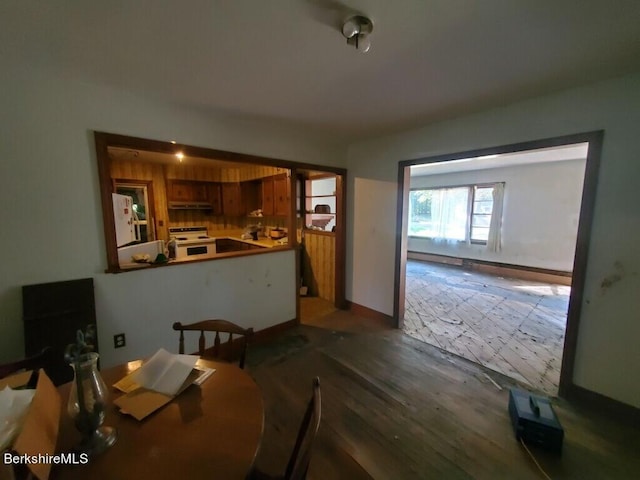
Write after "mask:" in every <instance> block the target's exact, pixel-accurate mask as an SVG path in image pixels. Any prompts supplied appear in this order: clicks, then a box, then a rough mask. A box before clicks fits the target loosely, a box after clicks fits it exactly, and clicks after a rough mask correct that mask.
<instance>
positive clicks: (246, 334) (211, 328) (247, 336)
mask: <svg viewBox="0 0 640 480" xmlns="http://www.w3.org/2000/svg"><path fill="white" fill-rule="evenodd" d="M173 329H174V330H179V331H180V346H179V349H178V352H179V353H184V332H185V331H199V332H200V337H199V338H198V354H199V355H200V356H201V357H213V358H223V359H226V360H228V361H233V360H234V358H235V357H234V355H233V346H234V345H233V343H234V342H233V336H234V335H239V336H241V337H242V338H241V339H239V341H240V343H241V347H240V348H241V349H240V357H239V362H238V366H239V367H240V368H244V362H245V359H246V356H247V347H248V345H249V342H250V341H251V337H252V336H253V328H243V327H241V326H239V325H236V324H235V323H232V322H229V321H227V320H219V319H218V320H203V321H201V322H196V323H191V324H189V325H182V323H180V322H176V323H174V324H173ZM204 332H215V334H216V336H215V338H214V340H213V347H212V348H210V349H205V335H204ZM220 333H228V334H229V337H228V340H227V343H226V345H224V344H223V345H221V343H220ZM225 353H226V354H225Z"/></svg>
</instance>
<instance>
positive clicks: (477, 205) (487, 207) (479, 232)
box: [469, 185, 494, 244]
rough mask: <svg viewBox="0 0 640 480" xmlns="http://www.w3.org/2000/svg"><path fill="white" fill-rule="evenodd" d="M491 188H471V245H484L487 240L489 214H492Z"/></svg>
mask: <svg viewBox="0 0 640 480" xmlns="http://www.w3.org/2000/svg"><path fill="white" fill-rule="evenodd" d="M493 188H494V187H493V186H489V187H487V186H482V187H480V186H477V185H474V186H473V205H472V208H471V232H470V235H469V238H470V240H471V243H482V244H486V243H487V240H488V239H489V227H490V226H491V213H492V212H493Z"/></svg>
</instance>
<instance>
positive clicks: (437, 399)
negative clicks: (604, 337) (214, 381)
mask: <svg viewBox="0 0 640 480" xmlns="http://www.w3.org/2000/svg"><path fill="white" fill-rule="evenodd" d="M310 323H313V325H300V326H298V327H296V328H293V329H291V330H288V331H286V332H283V333H281V334H280V335H278V336H277V337H275V338H273V339H271V340H270V341H269V342H267V343H264V344H260V345H252V346H251V349H250V351H249V357H248V370H249V372H250V373H251V374H252V376H253V377H254V378H255V380H256V382H257V383H258V385H260V387H261V388H262V391H263V394H264V399H265V409H266V413H265V415H266V418H265V431H264V436H263V442H262V447H261V451H260V453H259V456H258V460H257V463H258V465H259V466H260V467H261V468H262V469H263V470H266V471H267V472H272V473H277V472H281V471H284V467H285V465H286V463H287V460H288V456H289V453H290V451H291V448H292V445H293V442H294V440H295V435H296V433H297V429H298V426H299V423H300V420H301V418H302V415H303V412H304V408H305V405H306V402H307V401H308V399H309V397H310V395H311V381H312V378H313V377H314V376H316V375H318V376H319V377H320V384H321V390H322V421H321V424H320V431H319V434H318V438H317V441H316V443H315V445H314V454H313V457H312V460H311V466H310V471H309V478H312V479H365V478H375V479H422V478H425V479H426V478H434V479H441V478H446V479H449V478H454V479H456V478H477V479H503V478H505V479H541V478H544V477H543V475H542V474H541V473H540V472H539V470H538V469H537V467H536V466H535V464H534V463H533V461H532V460H531V459H530V457H529V456H528V455H527V453H526V452H525V450H524V448H523V447H522V445H520V444H519V443H518V442H517V441H516V440H515V437H514V434H513V430H512V428H511V422H510V419H509V415H508V412H507V403H508V391H509V388H510V387H512V386H519V385H517V384H516V383H515V382H514V380H511V379H509V378H508V377H505V376H502V375H500V374H497V373H495V372H492V371H490V370H487V369H484V368H483V367H481V366H478V365H476V364H473V363H471V362H469V361H467V360H465V359H463V358H460V357H457V356H455V355H452V354H449V353H446V352H444V351H441V350H439V349H438V348H436V347H433V346H430V345H427V344H424V343H421V342H420V341H418V340H416V339H413V338H410V337H408V336H406V335H404V334H403V333H402V332H400V331H398V330H392V329H389V328H388V327H385V326H384V325H382V324H377V323H372V322H371V321H370V320H367V319H362V318H359V317H356V316H354V315H352V314H350V313H347V312H343V311H337V312H334V313H331V314H329V315H326V316H325V317H323V318H321V319H317V318H316V319H314V320H313V321H312V322H310ZM489 377H490V378H489ZM493 382H495V383H496V384H497V385H498V386H499V387H500V388H499V387H498V386H496V384H494V383H493ZM553 404H554V408H555V410H556V413H557V414H558V416H559V418H560V421H561V423H562V425H563V427H564V430H565V441H564V450H563V453H562V456H556V455H554V454H550V453H547V452H544V451H541V450H537V449H531V450H532V452H533V453H534V455H535V456H536V458H537V459H538V461H539V462H540V464H541V465H542V467H543V468H544V470H545V471H546V472H547V473H548V474H549V475H550V477H551V478H553V479H564V478H576V479H618V478H620V479H627V478H638V477H637V475H638V472H640V455H638V452H639V451H640V435H639V434H640V431H639V430H638V429H637V428H633V427H631V426H628V425H623V424H620V423H617V422H615V421H613V420H610V419H607V418H603V417H600V416H598V415H597V414H595V413H593V412H591V411H586V410H581V409H580V408H577V407H575V406H573V405H570V404H568V403H567V402H566V401H564V400H562V399H554V401H553Z"/></svg>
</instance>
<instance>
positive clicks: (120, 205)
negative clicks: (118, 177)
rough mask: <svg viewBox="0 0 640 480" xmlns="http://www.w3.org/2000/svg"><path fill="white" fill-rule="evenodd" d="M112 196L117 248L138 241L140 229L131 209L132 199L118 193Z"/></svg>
mask: <svg viewBox="0 0 640 480" xmlns="http://www.w3.org/2000/svg"><path fill="white" fill-rule="evenodd" d="M111 195H112V196H113V220H114V224H115V229H116V244H117V245H118V247H121V246H123V245H127V244H129V243H132V242H139V241H140V227H139V225H138V222H137V215H136V212H135V210H134V209H133V198H131V197H129V196H127V195H120V194H119V193H112V194H111Z"/></svg>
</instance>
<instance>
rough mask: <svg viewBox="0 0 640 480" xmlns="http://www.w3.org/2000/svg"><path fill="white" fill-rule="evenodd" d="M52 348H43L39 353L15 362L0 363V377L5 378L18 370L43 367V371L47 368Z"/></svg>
mask: <svg viewBox="0 0 640 480" xmlns="http://www.w3.org/2000/svg"><path fill="white" fill-rule="evenodd" d="M52 353H53V350H52V348H51V347H45V348H43V349H42V350H41V351H40V352H39V353H36V354H35V355H32V356H30V357H27V358H23V359H21V360H16V361H15V362H11V363H5V364H2V365H0V378H5V377H8V376H9V375H11V374H12V373H16V372H19V371H20V370H39V369H40V368H44V369H45V371H46V370H47V369H48V368H49V365H50V362H51V357H52Z"/></svg>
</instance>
